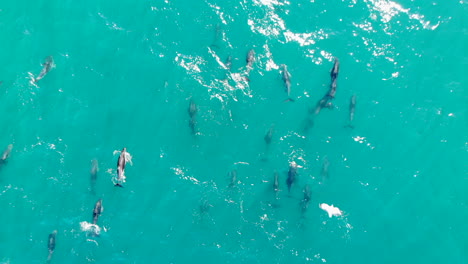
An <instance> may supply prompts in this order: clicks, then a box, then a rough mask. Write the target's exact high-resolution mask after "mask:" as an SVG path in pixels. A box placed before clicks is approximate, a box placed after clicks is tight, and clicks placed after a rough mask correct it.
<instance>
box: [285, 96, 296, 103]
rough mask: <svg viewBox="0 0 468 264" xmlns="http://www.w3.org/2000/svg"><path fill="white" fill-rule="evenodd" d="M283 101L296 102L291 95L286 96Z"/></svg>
mask: <svg viewBox="0 0 468 264" xmlns="http://www.w3.org/2000/svg"><path fill="white" fill-rule="evenodd" d="M283 102H285V103H286V102H295V100H294V99H292V98H291V97H289V98H286V99H285V100H284V101H283Z"/></svg>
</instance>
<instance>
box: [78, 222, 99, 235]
mask: <svg viewBox="0 0 468 264" xmlns="http://www.w3.org/2000/svg"><path fill="white" fill-rule="evenodd" d="M80 227H81V231H83V232H88V233H92V234H95V235H99V234H100V233H101V227H99V226H98V225H95V224H91V223H88V222H86V221H83V222H80Z"/></svg>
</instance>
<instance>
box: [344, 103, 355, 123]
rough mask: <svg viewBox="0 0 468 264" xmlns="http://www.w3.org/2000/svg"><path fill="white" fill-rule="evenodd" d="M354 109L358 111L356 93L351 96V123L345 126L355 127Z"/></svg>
mask: <svg viewBox="0 0 468 264" xmlns="http://www.w3.org/2000/svg"><path fill="white" fill-rule="evenodd" d="M354 111H356V95H353V96H351V99H349V124H348V125H346V126H345V127H349V128H354V126H353V124H352V123H353V120H354Z"/></svg>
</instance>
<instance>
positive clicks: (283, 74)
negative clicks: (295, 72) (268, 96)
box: [281, 64, 291, 96]
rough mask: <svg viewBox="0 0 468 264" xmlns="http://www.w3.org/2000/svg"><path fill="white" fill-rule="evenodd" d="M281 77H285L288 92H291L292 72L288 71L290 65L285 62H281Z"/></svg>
mask: <svg viewBox="0 0 468 264" xmlns="http://www.w3.org/2000/svg"><path fill="white" fill-rule="evenodd" d="M281 77H282V78H283V82H284V86H285V88H286V93H287V94H288V96H289V94H290V93H291V74H289V72H288V67H287V66H286V65H285V64H281Z"/></svg>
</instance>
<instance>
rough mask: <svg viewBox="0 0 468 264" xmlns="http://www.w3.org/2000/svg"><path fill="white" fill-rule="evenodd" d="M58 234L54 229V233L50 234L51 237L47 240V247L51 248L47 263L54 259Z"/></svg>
mask: <svg viewBox="0 0 468 264" xmlns="http://www.w3.org/2000/svg"><path fill="white" fill-rule="evenodd" d="M56 235H57V230H54V231H53V232H52V233H50V234H49V239H48V241H47V248H48V249H49V256H48V257H47V263H50V261H51V260H52V254H53V253H54V250H55V237H56Z"/></svg>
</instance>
